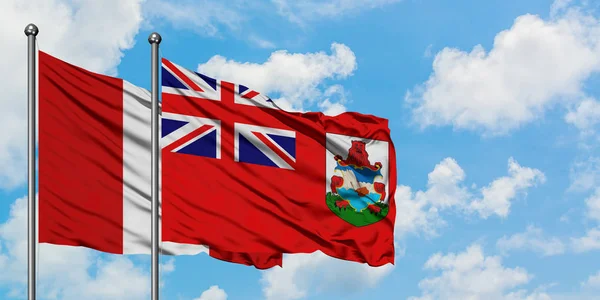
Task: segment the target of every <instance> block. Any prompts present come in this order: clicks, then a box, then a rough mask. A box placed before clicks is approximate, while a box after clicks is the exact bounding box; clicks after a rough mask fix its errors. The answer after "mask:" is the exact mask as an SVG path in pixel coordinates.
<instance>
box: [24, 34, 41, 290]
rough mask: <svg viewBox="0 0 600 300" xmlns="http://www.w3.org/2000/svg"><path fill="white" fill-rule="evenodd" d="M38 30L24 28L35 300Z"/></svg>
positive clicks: (30, 268) (30, 281)
mask: <svg viewBox="0 0 600 300" xmlns="http://www.w3.org/2000/svg"><path fill="white" fill-rule="evenodd" d="M38 32H39V30H38V28H37V26H35V24H29V25H27V27H25V35H26V36H27V111H28V113H27V129H28V132H27V146H28V147H27V163H28V165H27V175H28V176H27V185H28V186H27V190H28V193H27V197H28V202H27V210H28V211H27V229H28V231H27V241H28V243H27V244H28V245H27V246H28V247H27V295H28V299H29V300H35V298H36V297H35V285H36V282H35V279H36V278H35V274H36V267H37V266H36V261H35V250H36V244H37V240H36V229H37V222H36V215H35V212H36V205H35V204H36V203H35V130H36V122H35V115H36V114H35V106H36V102H37V101H36V100H37V99H36V84H35V83H36V82H35V79H36V68H35V67H36V61H35V59H36V47H35V39H36V36H37V34H38Z"/></svg>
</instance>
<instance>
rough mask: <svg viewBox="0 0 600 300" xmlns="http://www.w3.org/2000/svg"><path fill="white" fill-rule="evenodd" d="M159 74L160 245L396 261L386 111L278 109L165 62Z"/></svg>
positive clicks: (244, 90)
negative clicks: (334, 113) (332, 112)
mask: <svg viewBox="0 0 600 300" xmlns="http://www.w3.org/2000/svg"><path fill="white" fill-rule="evenodd" d="M161 74H162V91H163V93H162V99H163V100H162V101H163V102H162V105H163V106H162V109H163V115H162V116H163V119H162V122H163V125H162V126H163V128H167V127H168V128H169V130H167V131H163V135H164V138H163V143H162V158H163V159H162V176H163V189H162V201H163V205H162V208H163V217H164V221H163V228H162V230H163V239H164V240H165V241H171V242H177V243H187V244H198V245H209V246H214V247H217V248H222V249H228V250H231V251H251V252H266V253H270V252H283V253H310V252H314V251H317V250H320V251H322V252H323V253H325V254H327V255H329V256H333V257H336V258H339V259H343V260H349V261H356V262H362V263H367V264H369V265H371V266H381V265H385V264H387V263H394V236H393V233H394V232H393V231H394V221H395V216H396V208H395V203H394V192H395V187H396V168H395V165H396V162H395V150H394V146H393V143H392V140H391V137H390V130H389V128H388V121H387V120H386V119H382V118H379V117H376V116H372V115H364V114H360V113H354V112H352V113H343V114H341V115H338V116H335V117H330V116H325V115H323V114H322V113H292V112H287V111H284V110H282V109H280V108H279V107H277V105H276V104H275V102H274V101H272V100H271V99H270V98H269V97H268V96H266V95H264V94H262V93H260V92H258V91H255V90H252V89H251V88H249V87H246V86H244V85H242V84H239V83H234V82H228V81H225V80H220V79H215V78H211V77H210V76H207V75H205V74H200V73H197V72H194V71H191V70H188V69H186V68H183V67H181V66H179V65H177V64H175V63H173V62H171V61H169V60H167V59H163V64H162V73H161Z"/></svg>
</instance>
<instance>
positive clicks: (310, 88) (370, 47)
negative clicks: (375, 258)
mask: <svg viewBox="0 0 600 300" xmlns="http://www.w3.org/2000/svg"><path fill="white" fill-rule="evenodd" d="M19 2H20V1H16V0H14V1H13V0H9V1H2V4H0V11H1V12H2V13H1V14H2V18H0V19H2V21H0V25H1V26H0V28H3V29H2V31H0V35H2V38H3V40H5V41H8V42H9V43H8V44H9V45H14V46H11V47H8V48H9V49H3V50H0V51H2V52H1V53H3V56H4V57H5V58H6V59H5V60H4V62H3V69H4V70H14V73H11V74H7V73H5V75H0V76H1V77H0V78H2V80H0V82H1V83H0V87H2V88H3V90H5V91H7V92H6V94H5V97H3V99H0V104H2V105H3V107H5V109H4V110H3V112H4V113H5V115H6V117H3V118H2V120H0V125H2V126H3V128H6V129H7V130H6V132H5V134H3V136H0V179H1V180H0V181H1V182H2V183H0V269H2V270H7V271H6V272H4V271H3V272H0V295H2V298H6V299H10V298H22V297H23V295H25V294H24V293H25V287H26V285H25V283H26V281H25V280H26V277H25V274H26V265H25V264H24V263H25V253H24V252H23V250H24V249H26V248H25V246H26V244H25V236H24V234H25V233H26V227H25V225H26V224H25V222H24V220H25V219H24V215H23V214H24V212H25V211H24V204H25V202H23V199H22V200H21V201H19V200H17V199H18V198H22V197H24V196H25V195H26V181H25V161H24V158H25V155H26V152H25V149H26V141H25V139H24V134H25V130H26V123H25V118H26V114H25V113H26V110H25V103H26V94H25V86H26V81H25V78H26V77H25V65H26V60H25V56H24V55H25V53H24V49H25V37H24V35H23V33H22V30H23V28H24V26H25V25H26V23H28V22H35V23H36V24H38V26H39V27H40V35H39V37H38V38H39V46H40V48H41V49H42V50H46V51H50V52H51V53H53V54H55V55H56V56H58V57H60V58H62V59H65V60H67V61H69V62H72V63H75V64H78V65H81V66H83V67H86V68H88V69H90V70H94V71H97V72H101V73H105V74H109V75H117V76H119V77H121V78H124V79H126V80H128V81H130V82H132V83H134V84H136V85H139V86H141V87H145V88H149V74H148V71H149V68H150V67H149V55H150V48H149V45H148V43H147V37H148V35H149V34H150V33H151V32H152V31H158V32H159V33H160V34H161V35H162V37H163V42H162V44H161V55H162V56H163V57H166V58H168V59H170V60H172V61H173V62H176V63H177V64H179V65H182V66H185V67H187V68H190V69H195V70H200V71H202V72H204V73H206V74H209V75H212V76H214V77H219V78H223V79H229V80H234V81H236V82H240V83H243V84H246V85H248V86H252V87H253V88H255V89H256V90H259V91H262V92H266V93H268V94H269V95H271V96H272V97H274V98H278V100H277V101H280V103H282V105H286V106H288V107H292V108H295V109H301V110H311V111H315V110H324V111H326V112H327V113H332V114H335V113H338V112H341V111H343V110H347V111H358V112H362V113H368V114H374V115H378V116H381V117H385V118H388V119H389V120H390V128H391V132H392V138H393V141H394V143H395V146H396V151H397V170H398V184H399V187H398V191H397V194H396V201H397V205H398V218H397V220H396V242H397V246H398V247H397V261H396V265H395V266H394V267H390V266H387V267H383V268H378V269H370V268H368V267H366V266H363V265H360V264H356V263H350V262H342V261H337V260H334V259H331V258H327V257H325V256H323V255H321V254H319V253H316V254H311V255H308V254H307V255H290V256H287V257H285V259H284V266H285V267H284V268H283V269H279V268H277V269H272V270H268V271H258V270H256V269H254V268H251V267H246V266H241V265H234V264H229V263H225V262H221V261H218V260H214V259H211V258H210V257H208V256H207V255H204V254H202V255H197V256H181V257H176V258H175V259H173V258H172V257H163V258H161V262H162V263H163V267H164V268H163V270H164V271H165V272H163V274H162V276H161V279H162V281H163V287H162V289H161V294H162V297H163V298H164V299H202V300H222V299H277V300H280V299H281V300H285V299H316V300H319V299H349V300H350V299H365V298H368V299H597V298H600V257H599V256H598V253H599V252H598V251H599V250H600V135H598V134H597V130H598V127H599V124H600V102H599V101H598V99H597V97H599V96H598V95H600V90H599V89H598V81H599V77H598V74H599V72H600V10H598V8H599V4H597V3H594V1H568V0H557V1H550V0H545V1H542V0H531V1H516V0H515V1H495V0H491V1H467V0H464V1H440V0H404V1H395V0H375V1H366V0H324V1H316V0H309V1H297V2H296V1H291V0H272V1H243V0H234V1H231V2H230V3H228V4H227V5H225V4H220V2H219V1H209V0H205V1H184V0H182V1H169V2H167V1H164V0H148V1H140V0H131V1H129V0H128V1H117V0H107V1H104V3H92V2H89V3H87V2H73V1H63V0H54V1H50V2H46V1H41V0H40V1H30V2H31V4H30V5H31V6H30V7H26V6H20V5H16V3H19ZM38 2H39V3H38ZM42 2H43V3H45V4H44V5H42V4H41V3H42ZM298 3H301V4H298ZM317 3H318V4H317ZM257 74H266V75H265V76H259V75H257ZM44 246H45V245H44ZM65 248H66V249H65ZM39 255H40V273H39V277H40V287H41V288H40V291H41V292H40V295H41V296H42V298H44V299H50V298H52V297H55V298H57V299H81V295H86V296H87V297H89V299H148V298H149V294H148V293H149V287H150V285H149V284H150V281H149V280H150V278H149V273H150V268H149V257H148V256H126V257H122V256H112V255H105V254H102V253H98V252H95V251H93V250H86V249H81V248H68V247H53V246H48V247H41V248H40V254H39ZM87 297H86V299H87ZM412 297H414V298H412Z"/></svg>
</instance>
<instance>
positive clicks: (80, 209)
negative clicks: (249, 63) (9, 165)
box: [39, 51, 282, 269]
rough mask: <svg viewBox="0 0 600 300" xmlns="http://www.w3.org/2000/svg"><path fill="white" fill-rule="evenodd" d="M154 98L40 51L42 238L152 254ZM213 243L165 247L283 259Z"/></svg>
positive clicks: (232, 258)
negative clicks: (151, 122) (152, 122)
mask: <svg viewBox="0 0 600 300" xmlns="http://www.w3.org/2000/svg"><path fill="white" fill-rule="evenodd" d="M150 99H151V98H150V93H149V92H148V91H147V90H145V89H142V88H139V87H136V86H134V85H133V84H131V83H129V82H127V81H125V80H122V79H119V78H114V77H109V76H104V75H100V74H96V73H92V72H89V71H87V70H84V69H82V68H79V67H77V66H73V65H71V64H68V63H66V62H63V61H61V60H59V59H57V58H55V57H52V56H51V55H49V54H47V53H44V52H41V51H40V52H39V242H40V243H51V244H58V245H71V246H84V247H89V248H92V249H96V250H99V251H103V252H109V253H117V254H149V253H150V248H151V244H150V238H151V235H150V232H151V229H150V225H151V214H150V212H151V205H150V204H151V202H150V190H151V181H150V176H151V170H150V166H151V152H150V151H151V150H150V138H151V128H150V118H151V114H150ZM187 122H188V123H190V124H196V123H194V121H191V120H187ZM207 124H210V123H207ZM165 125H167V124H166V123H165ZM166 127H168V126H166ZM167 129H168V128H167ZM209 131H210V130H209ZM169 133H171V134H174V133H173V132H169ZM212 136H213V135H211V133H210V132H208V131H207V133H206V134H205V137H207V138H208V137H212ZM173 150H174V151H179V153H186V152H185V151H181V150H180V149H179V150H178V148H177V147H174V149H173ZM163 178H164V177H163ZM206 245H207V244H204V245H198V244H186V243H179V242H170V241H163V242H162V243H161V245H160V247H161V249H162V253H164V254H170V255H182V254H189V255H192V254H198V253H200V252H208V253H209V255H210V256H212V257H215V258H218V259H221V260H225V261H229V262H235V263H242V264H247V265H254V266H256V267H257V268H261V269H263V268H270V267H273V266H276V265H281V260H282V255H281V253H278V252H276V251H270V252H265V253H249V251H237V250H238V249H236V250H235V251H226V250H227V249H225V248H221V249H219V250H217V248H215V247H210V248H209V247H206ZM250 252H251V251H250Z"/></svg>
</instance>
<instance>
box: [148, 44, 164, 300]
mask: <svg viewBox="0 0 600 300" xmlns="http://www.w3.org/2000/svg"><path fill="white" fill-rule="evenodd" d="M161 40H162V38H161V36H160V34H158V33H156V32H153V33H152V34H150V36H149V37H148V42H149V43H150V45H151V47H152V58H151V59H152V87H151V88H152V139H151V141H152V143H151V144H152V193H151V195H152V300H158V284H159V281H158V279H159V274H158V253H159V249H158V244H159V240H158V239H159V234H158V233H159V227H158V226H159V225H158V196H159V194H158V192H159V189H158V187H159V186H158V184H159V182H158V178H159V176H158V175H159V174H158V170H159V168H158V163H159V153H158V151H159V145H158V141H159V132H158V122H159V119H158V116H159V112H158V45H159V44H160V42H161Z"/></svg>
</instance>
